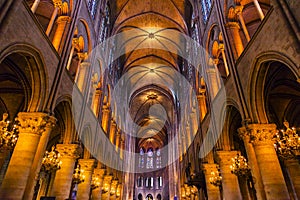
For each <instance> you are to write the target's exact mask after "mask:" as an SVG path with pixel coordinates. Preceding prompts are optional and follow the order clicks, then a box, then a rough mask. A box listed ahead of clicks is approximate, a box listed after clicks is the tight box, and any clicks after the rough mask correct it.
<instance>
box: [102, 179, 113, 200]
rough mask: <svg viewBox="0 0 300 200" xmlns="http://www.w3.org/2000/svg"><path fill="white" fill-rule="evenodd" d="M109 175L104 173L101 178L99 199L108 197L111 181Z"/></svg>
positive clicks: (104, 199)
mask: <svg viewBox="0 0 300 200" xmlns="http://www.w3.org/2000/svg"><path fill="white" fill-rule="evenodd" d="M112 178H113V177H112V176H111V175H105V176H104V178H103V187H102V194H101V200H109V197H110V187H111V181H112Z"/></svg>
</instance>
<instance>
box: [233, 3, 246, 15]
mask: <svg viewBox="0 0 300 200" xmlns="http://www.w3.org/2000/svg"><path fill="white" fill-rule="evenodd" d="M243 9H244V6H241V5H239V6H235V8H234V13H235V14H237V15H239V14H241V13H242V12H243Z"/></svg>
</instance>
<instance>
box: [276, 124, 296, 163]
mask: <svg viewBox="0 0 300 200" xmlns="http://www.w3.org/2000/svg"><path fill="white" fill-rule="evenodd" d="M283 125H284V126H285V127H286V130H283V129H282V130H280V131H277V133H276V137H275V143H274V147H275V149H276V151H277V153H278V155H280V156H281V157H283V158H293V157H295V156H297V155H299V151H300V137H299V135H298V134H297V131H296V128H294V127H292V128H290V127H289V122H287V121H284V122H283Z"/></svg>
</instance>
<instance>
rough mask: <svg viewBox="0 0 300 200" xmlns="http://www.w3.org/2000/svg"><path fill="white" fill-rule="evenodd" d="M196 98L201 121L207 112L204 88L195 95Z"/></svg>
mask: <svg viewBox="0 0 300 200" xmlns="http://www.w3.org/2000/svg"><path fill="white" fill-rule="evenodd" d="M197 100H198V105H199V111H200V120H201V121H202V120H203V119H204V117H205V115H206V113H207V107H206V99H205V90H204V89H201V91H200V94H199V95H197Z"/></svg>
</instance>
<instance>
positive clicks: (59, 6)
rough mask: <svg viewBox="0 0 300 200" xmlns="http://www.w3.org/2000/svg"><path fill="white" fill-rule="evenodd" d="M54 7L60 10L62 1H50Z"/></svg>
mask: <svg viewBox="0 0 300 200" xmlns="http://www.w3.org/2000/svg"><path fill="white" fill-rule="evenodd" d="M52 2H53V4H54V7H56V8H61V7H62V0H52Z"/></svg>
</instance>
